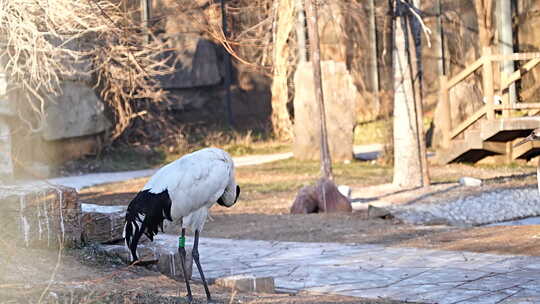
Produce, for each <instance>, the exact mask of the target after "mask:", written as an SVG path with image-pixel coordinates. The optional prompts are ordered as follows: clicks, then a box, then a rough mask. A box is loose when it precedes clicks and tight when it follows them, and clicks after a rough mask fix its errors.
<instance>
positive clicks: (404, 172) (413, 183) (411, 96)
mask: <svg viewBox="0 0 540 304" xmlns="http://www.w3.org/2000/svg"><path fill="white" fill-rule="evenodd" d="M395 5H396V6H395V8H396V9H395V11H396V15H397V16H396V18H395V20H396V22H395V24H394V35H395V36H394V37H395V39H394V49H393V54H394V60H393V62H394V179H393V182H394V184H395V185H397V186H399V187H400V188H416V187H422V186H427V185H429V173H428V170H427V159H426V151H425V143H424V134H423V128H422V104H421V95H422V93H421V85H420V82H421V77H419V76H420V75H421V74H419V73H420V72H421V69H420V67H421V66H420V65H419V61H417V55H418V54H419V53H418V52H416V47H415V43H414V39H413V35H412V34H410V33H411V32H412V28H411V26H410V25H411V19H412V18H416V17H414V16H413V17H411V16H412V15H410V12H409V8H408V7H407V5H406V4H403V3H401V1H399V0H398V1H396V2H395ZM416 46H419V45H418V44H417V45H416Z"/></svg>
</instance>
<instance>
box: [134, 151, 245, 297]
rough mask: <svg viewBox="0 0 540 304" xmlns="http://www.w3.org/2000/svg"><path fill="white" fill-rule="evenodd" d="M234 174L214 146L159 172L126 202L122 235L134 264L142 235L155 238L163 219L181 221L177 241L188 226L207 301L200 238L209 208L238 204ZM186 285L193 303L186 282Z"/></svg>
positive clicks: (226, 157)
mask: <svg viewBox="0 0 540 304" xmlns="http://www.w3.org/2000/svg"><path fill="white" fill-rule="evenodd" d="M234 171H235V170H234V163H233V160H232V158H231V156H230V155H229V154H228V153H227V152H225V151H223V150H221V149H217V148H206V149H202V150H199V151H196V152H193V153H190V154H187V155H184V156H183V157H181V158H180V159H178V160H176V161H174V162H172V163H170V164H168V165H166V166H164V167H162V168H161V169H159V170H158V171H157V172H156V173H155V174H154V175H153V176H152V177H151V178H150V180H148V182H147V183H146V185H145V186H144V187H143V188H142V189H141V191H140V192H139V193H138V194H137V195H136V197H135V198H134V199H133V200H132V201H131V202H130V204H129V206H128V210H127V213H126V224H125V227H124V237H125V239H126V245H127V246H128V248H129V249H130V251H131V254H132V258H133V261H137V260H138V257H137V244H138V241H139V238H140V237H141V235H142V234H143V233H144V234H145V235H146V236H148V237H149V238H150V240H153V237H154V235H155V234H157V233H158V231H159V228H161V230H163V221H164V220H165V219H167V220H169V221H176V220H179V219H181V220H182V236H181V239H184V240H185V238H184V235H185V229H186V228H190V229H191V230H192V231H194V232H195V243H194V246H193V252H192V254H193V260H194V261H195V262H196V264H197V266H198V268H199V272H200V273H201V277H202V278H203V283H204V285H205V288H206V291H207V297H208V298H210V293H209V292H208V288H207V286H206V282H205V280H204V275H203V274H202V269H201V268H200V264H199V261H198V251H197V250H198V249H197V245H198V237H199V232H200V231H201V230H202V229H203V227H204V223H205V221H206V218H207V216H208V210H209V209H210V207H212V205H214V204H215V203H216V202H217V203H218V204H220V205H222V206H225V207H231V206H232V205H234V204H235V203H236V200H237V199H238V196H239V194H240V187H239V186H238V185H237V184H236V181H235V178H234V174H235V172H234ZM179 251H180V255H181V257H182V260H184V257H185V249H184V248H183V246H180V247H179ZM182 255H183V256H182ZM182 266H184V265H183V263H182ZM186 285H187V287H188V297H189V298H190V301H191V291H190V288H189V283H188V281H187V280H186Z"/></svg>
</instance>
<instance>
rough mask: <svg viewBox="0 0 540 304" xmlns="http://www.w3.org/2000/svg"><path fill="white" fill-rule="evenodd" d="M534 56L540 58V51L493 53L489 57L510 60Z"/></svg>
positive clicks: (493, 59) (497, 59) (527, 58)
mask: <svg viewBox="0 0 540 304" xmlns="http://www.w3.org/2000/svg"><path fill="white" fill-rule="evenodd" d="M534 58H540V52H530V53H513V54H506V55H500V54H499V55H491V56H489V59H490V60H491V61H508V60H531V59H534Z"/></svg>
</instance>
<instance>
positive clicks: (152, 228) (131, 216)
mask: <svg viewBox="0 0 540 304" xmlns="http://www.w3.org/2000/svg"><path fill="white" fill-rule="evenodd" d="M171 205H172V203H171V198H170V197H169V192H168V191H167V190H164V191H163V192H160V193H151V192H150V191H149V190H144V191H141V192H139V193H137V195H136V196H135V198H134V199H133V200H132V201H131V202H130V203H129V206H128V209H127V212H126V224H125V230H124V231H125V237H126V245H127V246H128V248H129V249H130V251H131V255H132V257H133V261H136V260H138V258H137V245H138V243H139V239H140V237H141V236H142V234H143V233H144V234H145V235H146V236H147V237H148V238H149V239H150V240H151V241H153V240H154V235H156V234H157V233H158V232H159V228H161V231H163V221H164V220H169V221H171V222H172V218H171ZM141 215H142V216H144V219H141Z"/></svg>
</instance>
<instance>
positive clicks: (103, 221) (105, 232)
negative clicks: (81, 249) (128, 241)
mask: <svg viewBox="0 0 540 304" xmlns="http://www.w3.org/2000/svg"><path fill="white" fill-rule="evenodd" d="M81 209H82V217H81V223H82V229H83V240H84V241H85V242H96V243H112V242H115V241H119V240H121V239H123V235H122V234H123V231H124V217H125V215H126V209H127V206H100V205H95V204H84V203H83V204H81Z"/></svg>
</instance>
